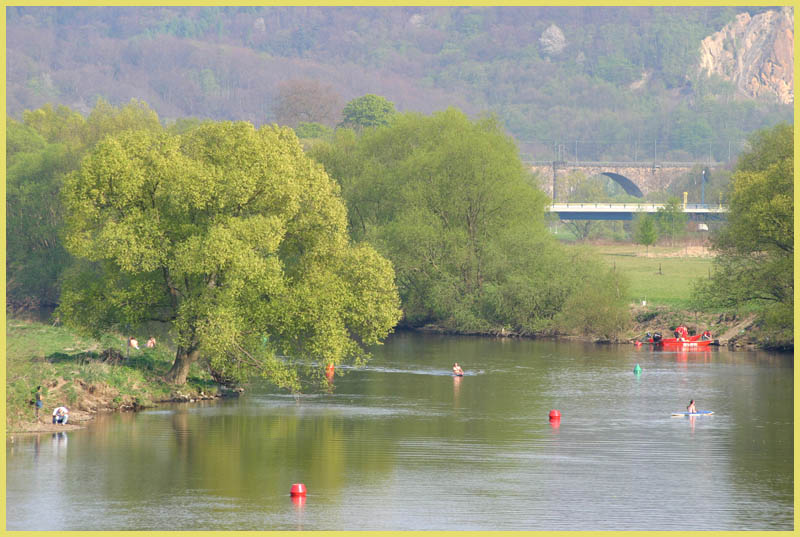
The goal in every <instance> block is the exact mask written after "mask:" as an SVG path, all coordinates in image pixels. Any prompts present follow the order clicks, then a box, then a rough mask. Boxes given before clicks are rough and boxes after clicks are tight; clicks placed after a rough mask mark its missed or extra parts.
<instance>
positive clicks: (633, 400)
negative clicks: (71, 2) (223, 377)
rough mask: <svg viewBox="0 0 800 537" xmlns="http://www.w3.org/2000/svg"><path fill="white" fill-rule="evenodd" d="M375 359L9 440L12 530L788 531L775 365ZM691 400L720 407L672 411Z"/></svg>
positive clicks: (556, 354) (694, 356)
mask: <svg viewBox="0 0 800 537" xmlns="http://www.w3.org/2000/svg"><path fill="white" fill-rule="evenodd" d="M374 356H375V357H374V359H373V360H372V361H370V362H369V364H368V365H367V366H366V367H364V368H361V369H357V370H354V369H353V370H342V371H337V376H336V378H335V380H334V386H333V388H332V391H331V392H330V393H324V392H323V393H312V394H305V395H302V396H299V397H294V396H291V395H286V394H284V393H281V392H279V391H277V390H274V389H271V388H270V387H268V386H266V385H254V386H251V387H250V389H249V390H248V391H247V392H246V393H245V394H244V395H243V396H242V397H240V398H238V399H230V400H221V401H212V402H204V403H195V404H170V405H163V406H160V407H158V408H157V409H153V410H147V411H142V412H138V413H125V414H114V415H109V416H104V417H101V418H98V420H96V422H94V423H93V424H92V425H91V426H90V427H89V428H87V429H84V430H79V431H73V432H69V433H60V434H55V435H53V434H38V435H16V436H15V438H14V441H13V442H11V441H10V440H9V441H8V442H7V448H6V461H7V475H6V481H7V499H6V519H7V529H8V530H167V529H169V530H173V529H174V530H587V529H595V530H792V529H793V519H794V510H793V504H794V502H793V488H794V482H793V424H794V419H793V376H794V369H793V365H792V359H791V357H790V356H788V355H781V354H770V353H765V352H730V351H727V350H725V349H715V350H712V351H710V352H691V353H674V352H673V353H670V352H656V351H652V350H650V349H648V348H646V347H645V348H642V349H635V348H634V347H633V346H630V345H621V346H616V345H609V346H605V345H592V344H583V343H573V342H554V341H538V340H537V341H532V340H516V339H515V340H511V339H485V338H471V337H452V336H433V335H420V334H405V333H401V334H397V335H395V336H393V337H392V338H391V339H390V340H389V341H388V342H387V344H386V345H385V346H383V347H380V348H378V349H377V350H376V351H375V353H374ZM455 361H458V362H460V363H461V364H462V366H463V367H464V368H465V370H466V375H465V376H464V377H463V378H454V377H452V376H451V375H450V368H451V366H452V364H453V362H455ZM637 363H638V364H639V365H640V366H641V368H642V373H641V374H640V375H635V374H634V373H633V368H634V366H635V365H636V364H637ZM339 373H343V375H339ZM690 399H695V400H696V401H697V406H698V409H706V410H713V411H714V414H713V415H711V416H703V417H698V418H694V419H693V418H687V417H672V416H671V413H672V412H674V411H681V410H685V407H686V405H687V404H688V401H689V400H690ZM552 409H557V410H559V411H560V413H561V416H562V417H561V420H560V421H559V422H554V423H551V422H550V421H549V420H548V414H549V412H550V410H552ZM293 483H303V484H305V486H306V488H307V490H308V495H307V497H306V498H305V500H304V501H300V500H293V499H292V498H291V497H290V495H289V491H290V488H291V486H292V484H293Z"/></svg>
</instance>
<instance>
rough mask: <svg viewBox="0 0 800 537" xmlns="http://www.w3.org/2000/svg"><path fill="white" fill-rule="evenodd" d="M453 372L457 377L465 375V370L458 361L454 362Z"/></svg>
mask: <svg viewBox="0 0 800 537" xmlns="http://www.w3.org/2000/svg"><path fill="white" fill-rule="evenodd" d="M453 374H454V375H455V376H457V377H463V376H464V370H463V369H461V366H460V365H458V362H456V363H454V364H453Z"/></svg>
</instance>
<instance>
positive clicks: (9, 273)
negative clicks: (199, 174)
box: [6, 100, 160, 307]
mask: <svg viewBox="0 0 800 537" xmlns="http://www.w3.org/2000/svg"><path fill="white" fill-rule="evenodd" d="M129 129H150V130H153V129H160V125H159V122H158V117H157V116H156V114H155V112H153V111H152V110H150V109H149V108H148V107H147V105H145V104H144V103H142V102H141V101H135V100H134V101H131V102H130V103H128V104H127V105H125V106H122V107H113V106H111V105H109V104H108V103H107V102H105V101H103V100H98V101H97V104H96V106H95V108H94V109H93V110H92V112H91V113H90V114H89V116H88V117H87V118H84V117H83V116H81V115H80V114H78V113H77V112H74V111H72V110H70V109H69V108H67V107H66V106H56V107H54V106H52V105H46V106H43V107H42V108H39V109H37V110H29V111H26V112H25V113H24V114H23V121H22V122H21V123H20V122H17V121H14V120H10V121H9V122H8V124H7V127H6V134H7V138H8V144H7V148H6V151H7V153H6V154H7V158H8V166H7V169H6V172H7V183H6V184H7V192H6V208H7V212H6V226H7V243H6V246H7V256H6V277H7V282H8V286H7V291H8V293H7V301H8V302H12V303H14V305H18V306H24V307H37V306H42V305H43V306H54V305H56V304H57V301H58V295H59V287H58V286H59V278H60V275H61V272H62V271H63V270H64V267H66V266H67V265H68V264H69V263H70V256H69V254H68V253H67V252H66V250H65V249H64V247H63V244H62V240H61V228H62V226H63V208H62V206H61V200H60V199H59V196H58V192H59V190H60V189H61V185H62V182H63V178H64V175H65V174H66V173H69V172H71V171H73V170H75V169H76V168H77V167H78V165H79V163H80V159H81V158H82V157H83V155H84V154H85V153H86V151H87V150H88V149H90V148H91V147H93V146H94V145H95V144H96V143H97V141H98V140H100V139H101V138H103V137H104V136H107V135H109V134H113V133H116V132H122V131H124V130H129Z"/></svg>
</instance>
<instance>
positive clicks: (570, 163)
mask: <svg viewBox="0 0 800 537" xmlns="http://www.w3.org/2000/svg"><path fill="white" fill-rule="evenodd" d="M525 164H527V165H528V166H553V164H555V165H556V167H560V168H564V167H584V168H693V167H695V166H703V167H709V168H716V167H719V166H723V165H724V163H722V162H707V161H706V162H701V161H695V162H679V161H663V162H658V161H657V162H653V161H650V162H648V161H646V160H645V161H643V160H636V161H634V160H619V161H609V162H599V161H576V160H560V161H555V162H554V161H552V160H528V161H525Z"/></svg>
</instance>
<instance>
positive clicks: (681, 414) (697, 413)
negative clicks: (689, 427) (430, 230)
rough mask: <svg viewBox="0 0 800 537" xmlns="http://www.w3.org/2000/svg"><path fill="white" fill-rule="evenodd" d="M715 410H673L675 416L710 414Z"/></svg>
mask: <svg viewBox="0 0 800 537" xmlns="http://www.w3.org/2000/svg"><path fill="white" fill-rule="evenodd" d="M713 413H714V411H713V410H698V411H697V412H673V413H672V415H673V416H708V415H710V414H713Z"/></svg>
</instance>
